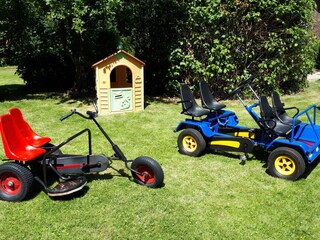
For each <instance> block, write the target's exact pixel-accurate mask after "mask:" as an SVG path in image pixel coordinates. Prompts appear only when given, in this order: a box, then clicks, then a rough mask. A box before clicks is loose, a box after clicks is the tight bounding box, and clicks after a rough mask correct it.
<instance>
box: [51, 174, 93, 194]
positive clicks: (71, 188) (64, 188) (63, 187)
mask: <svg viewBox="0 0 320 240" xmlns="http://www.w3.org/2000/svg"><path fill="white" fill-rule="evenodd" d="M86 184H87V179H86V178H85V177H82V176H80V177H77V178H76V179H73V180H68V181H64V182H60V183H58V184H57V185H56V186H55V187H54V188H52V189H47V194H48V195H49V196H50V197H59V196H65V195H69V194H72V193H75V192H77V191H80V190H81V189H82V188H83V187H84V186H85V185H86Z"/></svg>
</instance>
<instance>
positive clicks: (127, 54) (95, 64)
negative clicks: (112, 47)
mask: <svg viewBox="0 0 320 240" xmlns="http://www.w3.org/2000/svg"><path fill="white" fill-rule="evenodd" d="M120 54H124V55H126V56H129V57H130V58H133V59H134V60H135V61H137V62H139V63H141V64H142V65H145V63H144V62H142V61H141V60H139V59H138V58H136V57H134V56H132V55H131V54H130V53H127V52H126V51H124V50H119V51H118V52H116V53H114V54H112V55H110V56H109V57H106V58H104V59H102V60H100V61H99V62H96V63H94V64H93V65H92V67H93V68H94V67H96V66H97V65H99V64H101V63H103V62H105V61H107V60H109V59H110V58H112V57H114V56H117V55H120Z"/></svg>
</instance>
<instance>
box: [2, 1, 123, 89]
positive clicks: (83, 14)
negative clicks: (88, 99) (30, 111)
mask: <svg viewBox="0 0 320 240" xmlns="http://www.w3.org/2000/svg"><path fill="white" fill-rule="evenodd" d="M1 1H2V2H3V3H4V6H5V7H4V8H3V13H4V15H3V16H1V18H2V19H4V22H5V24H6V25H7V26H6V29H7V33H8V34H7V36H5V38H6V39H10V44H9V45H8V46H6V47H7V49H11V50H12V52H14V57H15V58H16V63H17V65H18V72H19V73H20V74H21V76H22V78H23V79H24V80H25V81H26V82H27V84H29V85H31V86H32V87H35V86H37V87H41V88H42V89H43V88H48V89H47V90H52V88H58V89H59V88H60V87H61V86H62V87H63V88H69V87H70V84H71V85H72V87H73V89H74V90H75V91H76V92H78V91H80V92H81V91H82V90H87V89H88V87H89V86H90V83H91V86H92V85H93V84H94V80H93V73H92V72H93V71H92V69H91V65H92V63H94V62H95V61H98V60H99V59H100V58H101V57H105V56H106V55H108V54H110V53H111V52H113V51H114V50H115V49H116V46H117V44H118V32H117V24H116V22H115V11H116V9H117V8H118V7H119V5H120V0H119V1H118V0H105V1H98V0H96V1H89V0H88V1H83V0H68V1H59V0H26V1H21V0H13V1H7V0H1ZM13 12H14V13H15V14H12V13H13ZM17 13H18V14H17ZM19 13H21V14H19ZM65 75H66V76H65ZM59 80H60V81H59ZM48 83H49V84H48Z"/></svg>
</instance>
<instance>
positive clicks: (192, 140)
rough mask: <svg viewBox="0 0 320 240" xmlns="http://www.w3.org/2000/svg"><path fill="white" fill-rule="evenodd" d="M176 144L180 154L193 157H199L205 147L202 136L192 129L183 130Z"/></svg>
mask: <svg viewBox="0 0 320 240" xmlns="http://www.w3.org/2000/svg"><path fill="white" fill-rule="evenodd" d="M177 143H178V148H179V152H180V153H182V154H185V155H188V156H193V157H198V156H200V155H201V154H202V153H203V152H204V151H205V149H206V146H207V143H206V141H205V140H204V138H203V136H202V134H201V133H200V132H199V131H197V130H196V129H193V128H187V129H185V130H183V131H182V132H181V133H180V134H179V137H178V140H177Z"/></svg>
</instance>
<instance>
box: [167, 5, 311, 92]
mask: <svg viewBox="0 0 320 240" xmlns="http://www.w3.org/2000/svg"><path fill="white" fill-rule="evenodd" d="M314 9H315V5H314V2H313V1H310V0H301V1H289V0H286V1H283V0H265V1H261V0H230V1H229V0H228V1H224V0H196V1H192V2H190V4H189V9H188V13H189V19H188V21H187V23H186V24H181V28H180V29H181V31H180V33H181V37H180V39H179V42H178V44H177V46H176V47H175V49H174V50H173V51H172V53H171V57H170V60H171V63H172V67H171V69H170V77H171V78H172V80H171V81H170V82H169V84H168V87H169V88H171V89H177V88H178V86H179V83H180V82H185V83H188V84H191V85H197V83H198V82H199V81H200V80H202V79H204V80H207V81H208V82H209V83H210V85H211V87H212V88H213V89H214V90H215V94H217V95H219V96H222V95H224V93H225V92H228V91H230V90H231V89H233V88H234V87H235V86H236V85H237V84H238V83H239V82H240V81H241V80H243V79H244V78H246V77H247V76H248V75H250V74H259V75H260V76H262V77H260V78H259V80H257V81H256V83H257V84H256V88H257V90H258V92H263V93H265V94H267V93H269V92H270V91H271V90H278V91H281V92H284V93H291V92H295V91H298V90H299V89H301V88H303V87H304V86H305V85H306V75H307V73H309V72H310V71H312V68H313V67H314V63H315V57H316V38H315V36H314V34H313V33H312V32H311V31H310V28H311V25H312V19H313V14H314Z"/></svg>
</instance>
